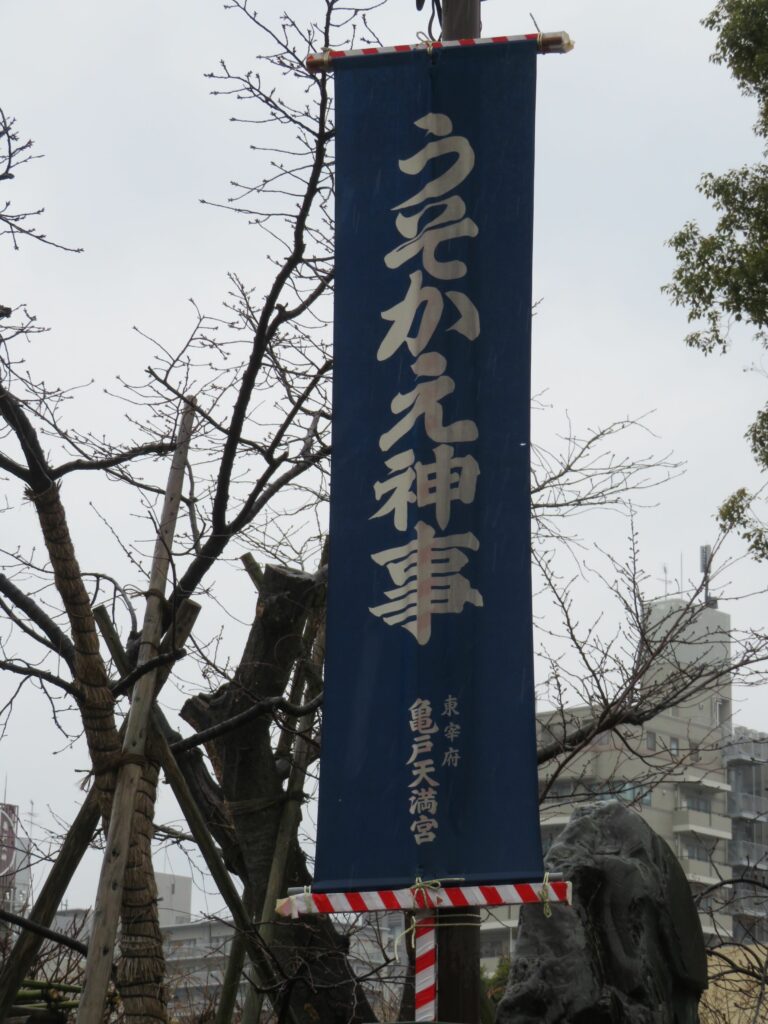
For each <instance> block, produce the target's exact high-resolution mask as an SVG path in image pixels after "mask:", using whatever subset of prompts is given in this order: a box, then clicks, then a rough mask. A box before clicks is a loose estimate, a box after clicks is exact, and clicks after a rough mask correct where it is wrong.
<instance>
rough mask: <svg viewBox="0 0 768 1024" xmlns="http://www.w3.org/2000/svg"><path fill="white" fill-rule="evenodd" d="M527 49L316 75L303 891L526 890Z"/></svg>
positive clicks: (494, 49)
mask: <svg viewBox="0 0 768 1024" xmlns="http://www.w3.org/2000/svg"><path fill="white" fill-rule="evenodd" d="M535 64H536V42H535V40H531V41H523V42H514V43H499V44H495V45H488V46H482V47H456V48H451V49H445V50H435V51H433V52H432V53H428V52H426V51H425V50H421V51H417V52H410V53H404V54H388V55H380V56H365V57H353V58H348V59H345V60H342V61H339V62H338V64H337V65H335V69H334V70H335V76H336V116H337V123H336V132H337V134H336V152H337V164H336V167H337V204H336V307H335V335H334V396H333V455H332V466H331V526H330V530H331V541H330V558H329V595H328V636H327V659H326V688H325V699H324V700H325V703H324V714H323V741H322V755H321V768H320V803H319V819H318V837H317V854H316V865H315V882H314V889H315V891H320V892H322V891H326V892H329V891H344V890H355V889H358V890H359V889H377V888H379V889H380V888H392V887H397V886H407V885H412V884H413V882H414V880H415V879H417V878H422V879H424V880H428V879H440V880H443V881H445V880H447V879H451V880H457V879H462V880H464V881H465V882H466V883H467V884H473V883H483V882H507V881H508V882H515V881H526V880H533V879H535V878H540V877H541V872H542V858H541V843H540V837H539V818H538V801H537V765H536V744H535V720H534V697H533V665H532V662H533V658H532V638H531V581H530V480H529V456H530V453H529V438H530V430H529V407H530V383H529V381H530V318H531V251H532V225H533V146H534V107H535Z"/></svg>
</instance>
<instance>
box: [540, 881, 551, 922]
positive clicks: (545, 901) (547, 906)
mask: <svg viewBox="0 0 768 1024" xmlns="http://www.w3.org/2000/svg"><path fill="white" fill-rule="evenodd" d="M539 898H540V899H541V905H542V907H543V908H544V917H552V904H551V903H550V902H549V872H548V871H545V872H544V881H543V882H542V883H541V889H540V890H539Z"/></svg>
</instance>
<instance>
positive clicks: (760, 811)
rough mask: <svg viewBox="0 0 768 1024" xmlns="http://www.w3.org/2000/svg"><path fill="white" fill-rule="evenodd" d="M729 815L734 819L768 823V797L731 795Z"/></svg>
mask: <svg viewBox="0 0 768 1024" xmlns="http://www.w3.org/2000/svg"><path fill="white" fill-rule="evenodd" d="M728 813H729V814H730V815H731V817H732V818H749V820H750V821H768V797H765V796H756V795H755V794H754V793H729V794H728Z"/></svg>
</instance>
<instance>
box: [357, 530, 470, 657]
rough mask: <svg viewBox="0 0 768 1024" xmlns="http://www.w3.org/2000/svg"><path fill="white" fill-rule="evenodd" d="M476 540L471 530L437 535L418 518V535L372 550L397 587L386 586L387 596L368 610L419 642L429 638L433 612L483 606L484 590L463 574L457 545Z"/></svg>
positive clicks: (463, 558)
mask: <svg viewBox="0 0 768 1024" xmlns="http://www.w3.org/2000/svg"><path fill="white" fill-rule="evenodd" d="M479 546H480V545H479V544H478V541H477V537H475V535H474V534H472V533H462V534H454V535H452V536H449V537H436V536H435V531H434V530H433V529H432V527H431V526H429V525H428V524H427V523H422V522H418V523H417V524H416V540H413V541H411V542H410V543H409V544H403V545H402V546H401V547H398V548H389V549H388V550H387V551H379V552H378V553H377V554H375V555H372V556H371V557H372V558H373V560H374V562H376V563H377V564H378V565H385V566H386V567H387V570H388V572H389V575H390V576H391V578H392V582H393V583H395V584H396V589H394V590H388V591H385V596H386V597H387V598H388V599H389V600H388V602H387V603H386V604H383V605H378V606H377V607H375V608H371V609H370V611H371V612H373V614H374V615H377V616H379V617H381V618H383V619H384V621H385V622H386V623H387V624H388V625H390V626H403V627H404V628H405V629H407V630H408V632H409V633H411V634H412V635H413V636H414V637H415V638H416V641H417V643H419V644H421V645H423V644H426V643H428V642H429V639H430V637H431V635H432V616H433V615H436V614H445V613H447V612H453V613H458V612H461V611H462V610H463V609H464V606H465V605H466V604H472V605H474V606H475V607H477V608H482V606H483V598H482V595H481V594H479V593H478V591H477V590H475V589H474V588H473V587H472V586H471V585H470V583H469V580H467V579H466V578H465V577H464V576H462V575H461V570H462V569H463V568H464V566H465V565H466V564H467V562H468V561H469V559H468V558H467V556H466V555H465V554H464V552H463V551H462V550H461V549H462V548H464V549H467V550H469V551H477V549H478V547H479Z"/></svg>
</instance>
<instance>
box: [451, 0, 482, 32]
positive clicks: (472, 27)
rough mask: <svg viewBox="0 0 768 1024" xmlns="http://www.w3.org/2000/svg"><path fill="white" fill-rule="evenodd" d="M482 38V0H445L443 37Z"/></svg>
mask: <svg viewBox="0 0 768 1024" xmlns="http://www.w3.org/2000/svg"><path fill="white" fill-rule="evenodd" d="M479 38H480V0H443V39H479Z"/></svg>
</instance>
